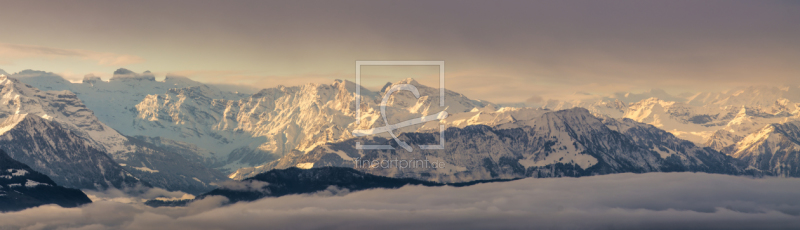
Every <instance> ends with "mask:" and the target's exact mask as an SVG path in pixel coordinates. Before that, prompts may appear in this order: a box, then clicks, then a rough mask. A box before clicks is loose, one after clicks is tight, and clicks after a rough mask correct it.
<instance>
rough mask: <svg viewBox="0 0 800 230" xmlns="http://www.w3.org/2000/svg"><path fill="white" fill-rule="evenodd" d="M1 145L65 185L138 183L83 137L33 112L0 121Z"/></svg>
mask: <svg viewBox="0 0 800 230" xmlns="http://www.w3.org/2000/svg"><path fill="white" fill-rule="evenodd" d="M0 149H2V150H4V151H6V152H7V153H9V155H10V156H11V158H14V159H15V160H18V161H20V162H22V163H24V164H26V165H29V166H31V167H32V168H33V169H34V170H36V171H39V172H42V173H44V174H46V175H48V176H50V178H52V179H53V180H54V181H55V182H56V183H58V184H61V185H63V186H66V187H71V188H80V189H107V188H112V187H113V188H123V187H133V186H136V185H137V184H139V183H140V181H139V179H137V178H136V177H134V176H133V175H131V174H130V173H129V172H127V171H126V170H124V169H123V168H122V167H120V165H118V164H117V163H116V162H114V160H113V159H111V158H110V157H109V156H108V155H106V154H105V153H104V152H102V151H101V150H99V149H96V148H95V147H94V146H93V145H91V144H90V143H88V142H86V141H85V140H84V139H83V138H81V137H79V136H77V135H75V134H74V133H73V132H72V131H70V130H68V129H65V128H63V127H62V126H61V125H59V124H58V123H56V122H53V121H48V120H45V119H43V118H41V117H39V116H36V115H32V114H19V115H12V116H11V117H9V118H7V119H5V121H4V122H2V124H0Z"/></svg>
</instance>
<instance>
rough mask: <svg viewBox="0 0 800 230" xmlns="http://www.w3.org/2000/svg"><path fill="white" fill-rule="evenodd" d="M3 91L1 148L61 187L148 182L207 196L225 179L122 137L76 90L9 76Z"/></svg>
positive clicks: (1, 79)
mask: <svg viewBox="0 0 800 230" xmlns="http://www.w3.org/2000/svg"><path fill="white" fill-rule="evenodd" d="M23 79H25V78H23ZM62 80H63V79H62ZM69 84H71V83H69ZM0 87H2V88H0V94H2V95H3V97H2V98H0V119H4V120H5V121H3V125H2V126H3V128H2V129H0V135H2V136H0V138H2V140H3V142H4V144H3V145H2V148H3V149H5V150H7V151H8V152H9V154H10V155H11V156H12V157H13V158H15V159H17V160H20V161H22V162H23V163H26V164H29V165H31V167H33V168H35V169H37V170H39V171H41V172H43V173H45V174H47V175H48V176H50V177H51V178H53V179H54V180H55V181H56V182H58V183H59V184H62V185H65V186H68V187H75V188H100V189H105V188H109V187H116V188H123V187H126V186H133V184H136V183H138V182H139V181H140V179H146V180H145V181H144V182H145V183H149V184H153V185H156V186H159V187H163V188H167V189H171V190H184V191H186V192H195V193H202V192H205V191H208V190H210V189H212V188H214V186H213V185H212V184H211V183H215V182H219V181H221V180H225V179H226V178H225V176H224V174H222V173H220V172H218V171H216V170H213V169H210V168H207V167H205V166H204V165H203V163H202V162H196V161H193V160H189V159H186V158H185V157H183V156H181V155H179V154H176V153H174V152H172V151H165V150H163V149H161V148H159V147H157V146H155V145H148V144H146V143H144V142H142V141H138V140H137V139H131V138H129V137H127V136H125V135H122V134H120V133H119V132H117V130H115V129H113V128H111V127H109V126H107V125H106V124H105V123H104V122H101V121H100V120H99V119H98V118H97V117H96V116H95V115H94V112H93V111H92V110H90V109H88V108H87V106H86V105H84V104H83V102H82V100H81V99H79V98H78V97H77V96H76V94H74V93H72V92H71V91H67V90H64V91H41V90H39V89H37V88H34V87H32V86H30V85H28V84H25V83H22V82H20V81H19V80H18V79H14V78H10V77H5V76H0ZM109 156H110V157H109ZM112 158H113V160H112ZM79 162H83V164H84V165H81V163H79ZM156 166H158V167H156ZM173 172H181V174H175V173H173Z"/></svg>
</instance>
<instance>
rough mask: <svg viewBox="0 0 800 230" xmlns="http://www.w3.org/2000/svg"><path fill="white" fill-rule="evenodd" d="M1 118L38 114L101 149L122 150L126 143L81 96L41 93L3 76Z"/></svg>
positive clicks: (0, 89)
mask: <svg viewBox="0 0 800 230" xmlns="http://www.w3.org/2000/svg"><path fill="white" fill-rule="evenodd" d="M0 95H2V98H0V119H5V118H8V117H9V116H12V115H16V114H34V115H37V116H39V117H43V118H46V119H51V120H54V121H57V122H59V123H60V124H62V125H63V126H64V127H65V128H67V129H69V130H71V131H72V132H74V133H75V135H78V136H80V137H81V138H83V139H84V140H86V141H87V142H89V143H91V144H92V145H94V147H95V148H97V149H100V150H108V149H113V148H119V147H120V146H119V145H118V144H114V143H117V142H121V141H124V137H122V136H121V135H119V134H118V133H117V132H116V131H114V130H113V129H112V128H110V127H108V126H106V125H105V124H103V123H102V122H100V121H99V120H98V119H97V118H96V117H95V116H94V113H93V112H92V111H91V110H89V109H87V108H86V106H85V105H84V104H83V102H81V100H80V99H78V97H77V96H76V95H75V94H74V93H72V92H69V91H40V90H39V89H36V88H33V87H31V86H30V85H27V84H24V83H21V82H20V81H19V80H17V79H14V78H8V77H0Z"/></svg>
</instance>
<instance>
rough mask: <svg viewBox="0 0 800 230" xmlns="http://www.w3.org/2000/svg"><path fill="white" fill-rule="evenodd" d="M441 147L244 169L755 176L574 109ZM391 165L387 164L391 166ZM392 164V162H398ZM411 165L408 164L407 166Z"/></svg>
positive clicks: (473, 133) (480, 130)
mask: <svg viewBox="0 0 800 230" xmlns="http://www.w3.org/2000/svg"><path fill="white" fill-rule="evenodd" d="M444 135H445V139H446V140H447V141H446V144H445V148H444V149H441V150H433V149H420V148H415V149H414V151H412V152H406V151H404V150H402V149H401V150H358V149H355V148H353V146H354V145H355V143H354V142H357V141H360V142H362V143H367V144H384V145H385V144H389V145H393V146H397V144H395V143H394V140H392V139H386V138H380V137H363V138H358V139H350V140H347V141H344V142H338V143H329V144H326V145H322V146H319V147H317V148H315V149H314V150H312V151H310V152H308V153H302V152H296V153H294V154H289V155H287V156H285V157H283V158H281V159H280V160H278V161H275V162H273V163H271V164H268V165H264V166H261V167H256V168H253V169H252V170H251V171H246V170H248V169H241V170H240V171H239V172H238V174H237V175H236V176H235V178H234V179H243V178H247V177H251V176H254V175H256V174H259V173H261V172H265V171H269V170H271V169H275V168H278V169H282V168H289V167H301V168H316V167H326V166H338V167H349V168H356V169H358V170H361V171H364V172H368V173H371V174H376V175H383V176H390V177H411V178H418V179H424V180H431V181H439V182H467V181H474V180H489V179H511V178H521V177H562V176H588V175H599V174H609V173H622V172H636V173H642V172H670V171H698V172H710V173H725V174H734V175H738V174H757V173H756V172H755V171H754V170H751V171H749V172H748V171H746V170H745V168H746V166H744V165H741V164H739V161H737V160H735V159H733V158H731V157H729V156H726V155H724V154H722V153H720V152H717V151H714V150H712V149H705V148H702V147H698V146H696V145H694V144H693V143H691V142H688V141H685V140H681V139H678V138H675V137H674V136H673V135H672V134H670V133H667V132H665V131H663V130H660V129H657V128H655V127H653V126H652V125H647V124H643V123H639V122H635V121H632V120H630V119H624V120H617V119H612V118H608V119H605V120H603V119H600V118H597V117H595V116H593V115H592V114H591V113H590V112H589V111H588V110H586V109H583V108H575V109H569V110H561V111H547V112H544V113H541V115H540V116H538V117H535V118H533V119H530V120H522V121H516V122H512V123H505V124H503V125H500V126H495V127H494V128H493V127H490V126H486V125H471V126H466V127H464V128H455V127H453V128H449V129H447V130H446V131H445V132H444ZM399 138H400V140H402V141H406V142H409V143H415V144H436V143H438V139H439V138H440V137H439V133H438V132H407V133H403V134H401V135H400V137H399ZM387 162H388V163H387ZM392 162H394V163H392ZM409 164H410V165H409Z"/></svg>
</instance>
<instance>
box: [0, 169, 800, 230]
mask: <svg viewBox="0 0 800 230" xmlns="http://www.w3.org/2000/svg"><path fill="white" fill-rule="evenodd" d="M798 191H800V179H796V178H791V179H787V178H765V179H752V178H745V177H734V176H727V175H712V174H702V173H697V174H695V173H650V174H617V175H607V176H595V177H583V178H554V179H532V178H530V179H523V180H518V181H513V182H505V183H490V184H479V185H475V186H469V187H462V188H454V187H421V186H407V187H403V188H400V189H396V190H384V189H378V190H369V191H361V192H353V193H347V192H343V193H332V192H330V191H328V192H322V193H318V194H315V195H293V196H284V197H280V198H268V199H262V200H258V201H255V202H249V203H237V204H233V205H227V206H222V204H224V203H225V201H226V199H225V198H222V197H210V198H207V199H204V200H201V201H197V202H194V203H192V204H190V205H189V206H188V207H185V208H183V207H181V208H169V207H162V208H150V207H146V206H144V205H141V204H137V203H134V204H125V203H119V202H112V201H99V202H95V203H92V204H89V205H85V206H83V207H80V208H60V207H57V206H43V207H37V208H32V209H27V210H23V211H20V212H13V213H3V214H0V225H2V226H6V227H10V228H21V229H375V228H379V227H380V228H382V229H793V228H795V227H797V226H800V216H798V215H800V199H797V196H798V193H800V192H798ZM334 194H335V195H334Z"/></svg>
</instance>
